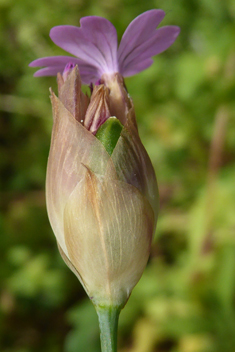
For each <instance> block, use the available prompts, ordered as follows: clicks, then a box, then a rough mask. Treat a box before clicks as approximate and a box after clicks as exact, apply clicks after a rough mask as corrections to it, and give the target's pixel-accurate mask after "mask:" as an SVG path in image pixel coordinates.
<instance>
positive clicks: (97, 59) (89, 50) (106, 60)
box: [50, 16, 117, 77]
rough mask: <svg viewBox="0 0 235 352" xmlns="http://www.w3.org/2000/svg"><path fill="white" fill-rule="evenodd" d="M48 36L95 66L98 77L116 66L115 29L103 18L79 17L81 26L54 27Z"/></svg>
mask: <svg viewBox="0 0 235 352" xmlns="http://www.w3.org/2000/svg"><path fill="white" fill-rule="evenodd" d="M50 37H51V39H52V40H53V42H54V43H55V44H56V45H58V46H60V47H61V48H62V49H64V50H66V51H68V52H69V53H71V54H73V55H75V56H77V57H78V58H80V59H82V60H84V61H85V62H86V63H87V64H89V65H91V66H93V67H95V68H96V69H97V70H98V71H99V76H100V77H101V75H102V73H104V72H109V71H111V72H113V70H114V69H115V70H116V68H117V35H116V30H115V28H114V26H113V25H112V24H111V23H110V22H109V21H108V20H106V19H105V18H101V17H96V16H88V17H84V18H82V19H81V27H75V26H57V27H54V28H52V29H51V32H50Z"/></svg>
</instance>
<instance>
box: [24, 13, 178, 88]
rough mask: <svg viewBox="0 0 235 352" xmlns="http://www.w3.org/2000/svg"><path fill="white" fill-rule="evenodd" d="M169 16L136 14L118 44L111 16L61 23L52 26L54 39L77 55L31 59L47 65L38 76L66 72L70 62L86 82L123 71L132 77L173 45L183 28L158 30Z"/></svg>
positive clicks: (36, 65) (172, 27) (125, 75)
mask: <svg viewBox="0 0 235 352" xmlns="http://www.w3.org/2000/svg"><path fill="white" fill-rule="evenodd" d="M164 16H165V13H164V11H162V10H149V11H146V12H144V13H143V14H141V15H139V16H138V17H136V18H135V19H134V20H133V21H132V22H131V23H130V24H129V26H128V27H127V29H126V31H125V33H124V35H123V37H122V40H121V42H120V45H119V47H118V41H117V33H116V29H115V27H114V26H113V25H112V23H111V22H109V21H108V20H107V19H105V18H102V17H97V16H88V17H83V18H81V20H80V23H81V27H75V26H57V27H54V28H52V29H51V31H50V37H51V39H52V40H53V42H54V43H55V44H56V45H58V46H59V47H61V48H62V49H64V50H65V51H67V52H68V53H70V54H72V55H74V56H75V57H70V56H52V57H45V58H41V59H37V60H35V61H33V62H31V64H30V66H31V67H40V66H44V68H42V69H40V70H38V71H37V72H36V73H35V76H54V75H57V73H58V72H60V73H62V72H63V71H64V67H65V65H66V64H68V63H71V64H76V65H78V68H79V71H80V75H81V79H82V83H85V84H89V83H91V82H92V83H96V82H97V81H99V80H100V79H101V77H102V76H103V74H106V75H112V74H114V73H116V72H119V73H120V74H121V75H122V76H123V77H128V76H132V75H134V74H136V73H138V72H141V71H143V70H145V69H146V68H148V67H149V66H151V65H152V63H153V60H152V57H153V56H155V55H157V54H160V53H161V52H163V51H164V50H166V49H167V48H168V47H169V46H171V45H172V44H173V43H174V41H175V39H176V38H177V36H178V34H179V32H180V29H179V27H176V26H164V27H161V28H159V29H157V30H156V27H157V26H158V25H159V24H160V22H161V21H162V20H163V18H164Z"/></svg>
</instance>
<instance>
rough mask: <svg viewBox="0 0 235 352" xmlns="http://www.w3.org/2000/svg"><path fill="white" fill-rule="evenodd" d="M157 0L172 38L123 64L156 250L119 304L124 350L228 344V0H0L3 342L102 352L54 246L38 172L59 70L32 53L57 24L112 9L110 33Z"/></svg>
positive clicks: (158, 351) (12, 350) (232, 293)
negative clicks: (52, 72) (176, 29)
mask: <svg viewBox="0 0 235 352" xmlns="http://www.w3.org/2000/svg"><path fill="white" fill-rule="evenodd" d="M151 8H161V9H163V10H165V12H166V17H165V19H164V21H163V22H162V24H161V25H169V24H172V25H178V26H180V27H181V34H180V36H179V38H178V39H177V41H176V42H175V44H174V45H173V46H172V47H171V48H170V49H169V50H167V51H166V52H164V53H163V54H161V55H159V56H157V57H155V59H154V61H155V62H154V64H153V65H152V67H150V68H149V69H148V70H146V71H144V72H142V73H140V74H139V75H137V76H135V77H131V78H128V79H127V80H126V84H127V87H128V90H129V92H130V94H131V96H132V98H133V100H134V103H135V108H136V115H137V120H138V124H139V129H140V134H141V137H142V140H143V143H144V145H145V146H146V148H147V151H148V152H149V154H150V157H151V159H152V161H153V164H154V167H155V169H156V172H157V176H158V181H159V188H160V196H161V212H160V217H159V224H158V229H157V233H156V237H155V240H154V243H153V246H152V252H151V258H150V261H149V263H148V266H147V268H146V270H145V272H144V275H143V277H142V279H141V280H140V282H139V283H138V284H137V286H136V288H135V289H134V291H133V293H132V296H131V298H130V300H129V302H128V304H127V305H126V307H125V309H124V310H123V312H122V313H121V317H120V328H119V351H120V352H216V351H218V352H222V351H223V352H234V351H235V307H234V303H235V300H234V299H235V179H234V176H235V165H234V159H235V120H234V115H235V40H234V38H235V2H234V0H223V1H221V0H190V1H189V0H164V1H161V0H146V1H143V0H110V1H108V0H100V1H96V0H67V1H61V0H50V1H48V0H40V1H32V0H18V1H15V0H0V112H1V119H0V140H1V144H0V170H1V180H0V182H1V196H0V199H1V213H0V228H1V238H0V255H1V261H0V350H1V351H2V352H31V351H34V352H37V351H38V352H39V351H40V352H41V351H43V352H60V351H61V352H62V351H64V352H78V351H81V352H98V351H99V350H100V347H99V332H98V322H97V318H96V313H95V310H94V308H93V306H92V304H91V303H90V302H89V300H88V298H87V297H86V295H85V293H84V291H83V289H82V286H81V285H80V283H79V282H78V281H77V279H76V277H75V276H74V275H73V274H72V272H70V270H69V269H68V268H67V267H66V266H65V264H64V263H63V261H62V259H61V258H60V256H59V253H58V250H57V246H56V241H55V238H54V235H53V233H52V231H51V228H50V225H49V222H48V219H47V214H46V208H45V195H44V182H45V172H46V163H47V156H48V151H49V146H50V133H51V128H52V114H51V106H50V101H49V90H48V88H49V87H52V88H53V89H54V90H55V91H56V79H55V78H54V77H49V78H48V77H42V78H33V73H34V72H35V70H34V69H32V68H29V67H28V64H29V62H31V61H32V60H34V59H36V58H39V57H43V56H51V55H57V54H58V55H63V54H64V52H63V51H62V50H61V49H60V48H58V47H56V46H55V44H53V43H52V41H51V40H50V38H49V35H48V34H49V31H50V28H51V27H53V26H56V25H62V24H71V25H79V19H80V18H81V17H82V16H87V15H99V16H104V17H106V18H108V19H109V20H110V21H111V22H112V23H113V24H114V25H115V26H116V28H117V32H118V36H119V39H120V38H121V36H122V34H123V32H124V30H125V28H126V27H127V25H128V24H129V22H130V21H131V20H133V19H134V18H135V17H136V16H137V15H139V14H140V13H141V12H144V11H146V10H149V9H151Z"/></svg>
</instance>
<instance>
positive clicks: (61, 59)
mask: <svg viewBox="0 0 235 352" xmlns="http://www.w3.org/2000/svg"><path fill="white" fill-rule="evenodd" d="M68 63H74V64H76V65H78V68H79V71H80V75H81V79H82V83H84V84H90V83H91V82H92V83H95V82H96V81H97V80H98V79H99V78H100V76H99V74H98V71H97V68H96V67H94V66H92V65H89V64H87V63H86V62H85V61H83V60H81V59H78V58H76V57H72V56H48V57H43V58H41V59H37V60H34V61H32V62H31V63H30V64H29V66H30V67H39V66H46V67H45V68H42V69H40V70H38V71H36V72H35V73H34V76H35V77H39V76H56V75H57V73H58V72H60V73H61V74H62V73H63V71H64V68H65V66H66V65H67V64H68Z"/></svg>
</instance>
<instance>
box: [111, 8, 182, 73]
mask: <svg viewBox="0 0 235 352" xmlns="http://www.w3.org/2000/svg"><path fill="white" fill-rule="evenodd" d="M164 16H165V13H164V11H162V10H150V11H147V12H145V13H143V14H142V15H140V16H138V17H137V18H136V19H135V20H134V21H132V22H131V24H130V25H129V26H128V28H127V29H126V31H125V33H124V35H123V38H122V41H121V44H120V47H119V49H118V60H119V66H120V73H121V74H122V75H123V76H130V72H133V73H132V74H135V73H138V72H140V71H142V70H144V69H145V68H147V67H148V66H147V67H146V65H147V62H145V63H144V64H141V63H142V62H143V61H146V60H147V59H150V58H151V57H152V56H154V55H157V54H159V53H161V52H162V51H164V50H166V49H167V48H168V47H169V46H170V45H171V44H173V43H174V41H175V39H176V38H177V36H178V34H179V31H180V30H179V28H178V27H175V26H166V27H162V28H160V29H158V30H156V27H157V26H158V24H159V23H160V22H161V20H162V19H163V18H164ZM148 64H149V66H150V61H148ZM131 66H132V67H131Z"/></svg>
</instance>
